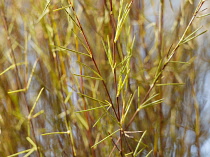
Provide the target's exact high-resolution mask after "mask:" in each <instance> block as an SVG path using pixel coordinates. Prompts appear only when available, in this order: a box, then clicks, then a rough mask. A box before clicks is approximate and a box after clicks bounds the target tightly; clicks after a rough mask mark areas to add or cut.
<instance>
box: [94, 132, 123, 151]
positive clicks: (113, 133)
mask: <svg viewBox="0 0 210 157" xmlns="http://www.w3.org/2000/svg"><path fill="white" fill-rule="evenodd" d="M119 130H120V129H118V130H116V131H115V132H113V133H111V134H110V135H108V136H107V137H105V138H104V139H102V140H101V141H99V142H97V143H95V144H94V145H93V146H92V147H91V148H93V147H95V146H97V145H98V144H100V143H101V142H103V141H105V140H106V139H107V138H109V137H110V136H112V135H114V134H115V133H116V132H118V131H119Z"/></svg>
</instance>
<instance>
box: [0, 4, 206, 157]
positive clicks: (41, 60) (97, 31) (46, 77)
mask: <svg viewBox="0 0 210 157" xmlns="http://www.w3.org/2000/svg"><path fill="white" fill-rule="evenodd" d="M120 2H121V3H122V1H118V0H112V1H111V0H110V1H107V0H85V1H82V0H77V1H71V0H69V1H68V0H51V1H49V0H46V1H43V0H36V1H34V0H18V1H13V0H1V1H0V13H1V20H0V156H2V157H4V156H9V155H12V154H15V153H17V152H21V151H24V150H27V151H26V152H25V153H23V154H19V156H24V155H26V154H27V153H30V151H31V152H32V154H29V155H30V156H47V157H49V156H50V157H58V156H122V155H120V153H119V150H117V149H116V148H115V149H114V150H113V147H114V144H113V143H115V142H116V143H117V139H118V136H119V134H117V135H113V136H111V138H112V140H106V141H104V142H103V143H101V144H99V145H98V146H97V147H96V148H94V149H93V148H91V146H93V145H94V143H96V142H98V141H100V140H101V139H103V138H104V137H106V136H108V135H110V133H111V132H114V131H115V130H117V128H118V124H117V122H116V120H113V119H114V118H110V117H111V116H113V117H114V112H113V111H110V113H109V114H104V113H105V111H104V110H96V111H95V110H94V111H90V112H84V113H75V111H79V110H85V109H89V108H94V107H98V104H99V101H98V100H102V101H104V100H108V101H110V100H109V97H108V96H107V93H106V91H105V89H104V87H103V83H102V82H101V80H97V79H96V80H95V79H87V78H82V77H79V76H76V75H74V74H77V75H86V76H91V77H94V76H95V75H93V71H92V70H90V68H91V69H94V70H95V71H97V69H96V66H95V64H94V62H93V60H92V59H91V58H88V57H87V55H88V53H89V52H90V49H89V47H88V44H87V41H88V43H89V44H90V47H91V50H92V51H91V52H93V56H94V59H95V61H96V64H97V66H98V68H99V70H100V73H101V76H102V77H103V79H104V80H105V83H106V85H105V86H106V87H107V90H108V93H109V95H110V98H111V99H112V100H113V102H115V101H118V103H119V104H121V105H122V104H126V102H128V101H129V100H130V99H131V97H132V95H134V93H135V91H137V90H138V94H136V95H134V97H133V100H132V106H131V108H130V110H129V112H128V115H127V119H126V120H125V125H127V124H128V123H129V120H130V119H131V118H132V115H133V114H134V113H135V111H136V109H137V108H138V106H139V104H140V102H141V101H142V99H144V97H145V95H146V94H147V92H148V90H149V89H150V87H151V84H152V83H153V81H154V79H155V74H156V70H157V67H158V66H159V63H160V61H161V60H163V61H164V60H165V58H167V57H168V56H169V54H170V52H171V51H172V50H173V48H174V47H175V46H176V44H177V43H178V41H179V39H180V38H181V36H182V34H183V32H184V31H185V29H186V27H187V25H188V23H189V22H190V20H191V19H192V17H193V13H194V11H195V9H196V7H197V5H198V3H199V1H198V0H176V1H173V0H167V1H166V0H160V1H159V0H141V1H140V0H134V1H133V3H132V5H131V9H130V12H129V14H128V17H127V18H126V20H125V23H124V25H123V28H122V32H121V35H120V37H119V40H118V42H117V44H116V45H115V49H116V50H115V51H114V50H113V51H114V52H115V55H114V56H115V61H116V63H120V62H121V61H123V59H124V58H125V57H126V55H128V53H129V52H130V51H131V49H132V57H131V58H130V62H129V67H130V71H129V76H128V80H126V86H125V87H124V88H123V90H122V92H121V94H120V97H119V100H116V99H117V98H116V93H115V92H116V91H115V90H116V89H115V85H116V80H117V81H119V78H117V79H116V78H115V76H116V75H117V76H118V75H120V74H121V73H120V69H118V70H117V71H116V75H113V73H112V72H113V71H112V69H111V67H110V65H109V62H108V58H107V56H106V52H105V48H104V46H103V43H104V44H105V45H108V43H109V42H108V41H110V44H111V45H112V46H113V45H114V44H113V43H112V42H111V41H112V40H113V38H114V35H115V31H116V25H117V22H118V14H119V8H120ZM70 3H72V5H73V6H74V10H72V8H71V6H70V5H69V4H70ZM129 3H130V1H129V0H124V3H123V4H124V7H123V8H125V5H126V4H129ZM111 4H112V5H111ZM161 4H162V7H161ZM209 5H210V2H209V1H206V2H205V3H204V4H203V6H202V8H201V9H200V11H199V12H198V14H197V17H196V18H195V19H194V21H193V23H192V24H191V26H190V27H189V29H188V31H187V33H186V36H188V35H190V34H191V33H192V32H194V31H196V30H197V29H199V30H197V31H196V32H195V34H194V35H195V36H196V35H199V34H200V33H202V32H204V31H206V30H208V28H209V23H210V22H209V20H210V18H209V16H204V17H202V15H205V14H208V13H209V12H210V10H209V8H208V7H209ZM111 9H112V13H113V14H110V12H111ZM77 18H78V20H79V21H80V24H78V21H77ZM161 19H162V20H161ZM80 26H82V28H83V30H84V32H85V35H86V37H87V39H85V38H84V34H83V33H82V31H81V29H80ZM194 35H193V36H194ZM134 37H135V42H134V43H133V47H132V46H131V45H132V42H133V38H134ZM191 37H192V36H191ZM107 38H108V39H107ZM86 40H87V41H86ZM209 43H210V40H209V32H208V31H207V32H205V33H204V34H202V35H201V36H198V37H196V38H195V39H194V38H193V39H192V40H190V41H188V42H186V43H184V44H182V45H180V46H179V48H178V49H176V50H175V55H174V56H173V58H172V60H171V62H170V63H169V64H168V65H167V67H166V68H165V69H164V71H163V73H162V77H161V79H160V80H159V82H158V83H157V86H155V87H154V89H153V91H152V92H151V94H150V96H152V94H155V93H160V95H159V96H158V98H157V100H159V99H161V98H164V101H163V102H160V105H159V106H161V107H156V106H152V107H148V108H146V109H143V110H141V111H140V112H139V113H138V114H137V115H136V117H135V119H134V120H133V121H132V123H131V124H130V125H129V127H128V129H129V130H132V131H145V130H147V133H146V134H145V136H144V137H143V140H142V144H141V148H142V152H141V153H140V154H139V155H138V156H146V154H148V152H150V150H153V153H151V154H150V156H172V157H175V156H180V157H182V156H183V157H184V156H192V157H199V156H201V157H207V156H210V149H209V148H210V138H209V137H210V136H209V135H210V132H209V131H210V130H209V126H210V114H209V112H210V99H209V98H210V90H209V88H210V83H209V80H210V75H209V74H210V73H209V72H210V71H209V70H210V68H209V67H210V65H209V63H210V53H209ZM113 47H114V46H113ZM131 47H132V48H131ZM74 51H75V52H74ZM81 53H82V54H81ZM87 66H88V67H90V68H87ZM120 66H121V65H120ZM97 72H98V71H97ZM122 78H125V76H124V75H122ZM115 79H116V80H115ZM167 83H176V85H163V86H162V85H161V84H167ZM81 94H84V95H88V96H90V97H91V98H97V99H98V100H97V101H95V100H94V99H90V98H88V97H85V96H84V95H81ZM155 100H156V98H155ZM100 103H101V102H100ZM114 104H115V103H114ZM116 104H117V103H116ZM122 106H123V105H122ZM119 109H120V111H123V107H119ZM29 115H30V116H29ZM102 115H104V116H103V117H101V116H102ZM97 120H99V122H98V123H97V124H96V121H97ZM94 124H96V125H95V126H94ZM93 126H94V127H93ZM67 131H69V132H67ZM53 132H56V133H53ZM45 133H52V134H49V135H43V134H45ZM132 136H133V137H132V138H128V139H126V138H125V139H124V142H125V143H129V146H130V148H128V147H127V145H126V144H125V145H124V147H125V148H124V151H125V152H127V153H129V151H131V150H132V148H136V145H137V143H138V140H139V138H141V136H142V133H141V134H134V135H132ZM27 137H29V138H30V139H31V140H32V141H33V142H34V144H35V145H36V146H37V147H38V149H37V150H38V151H36V150H33V148H34V147H33V145H32V143H33V142H30V140H28V139H27ZM122 141H123V140H122ZM121 147H123V146H121ZM134 150H135V149H134ZM127 156H129V155H127ZM130 156H132V155H130Z"/></svg>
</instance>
